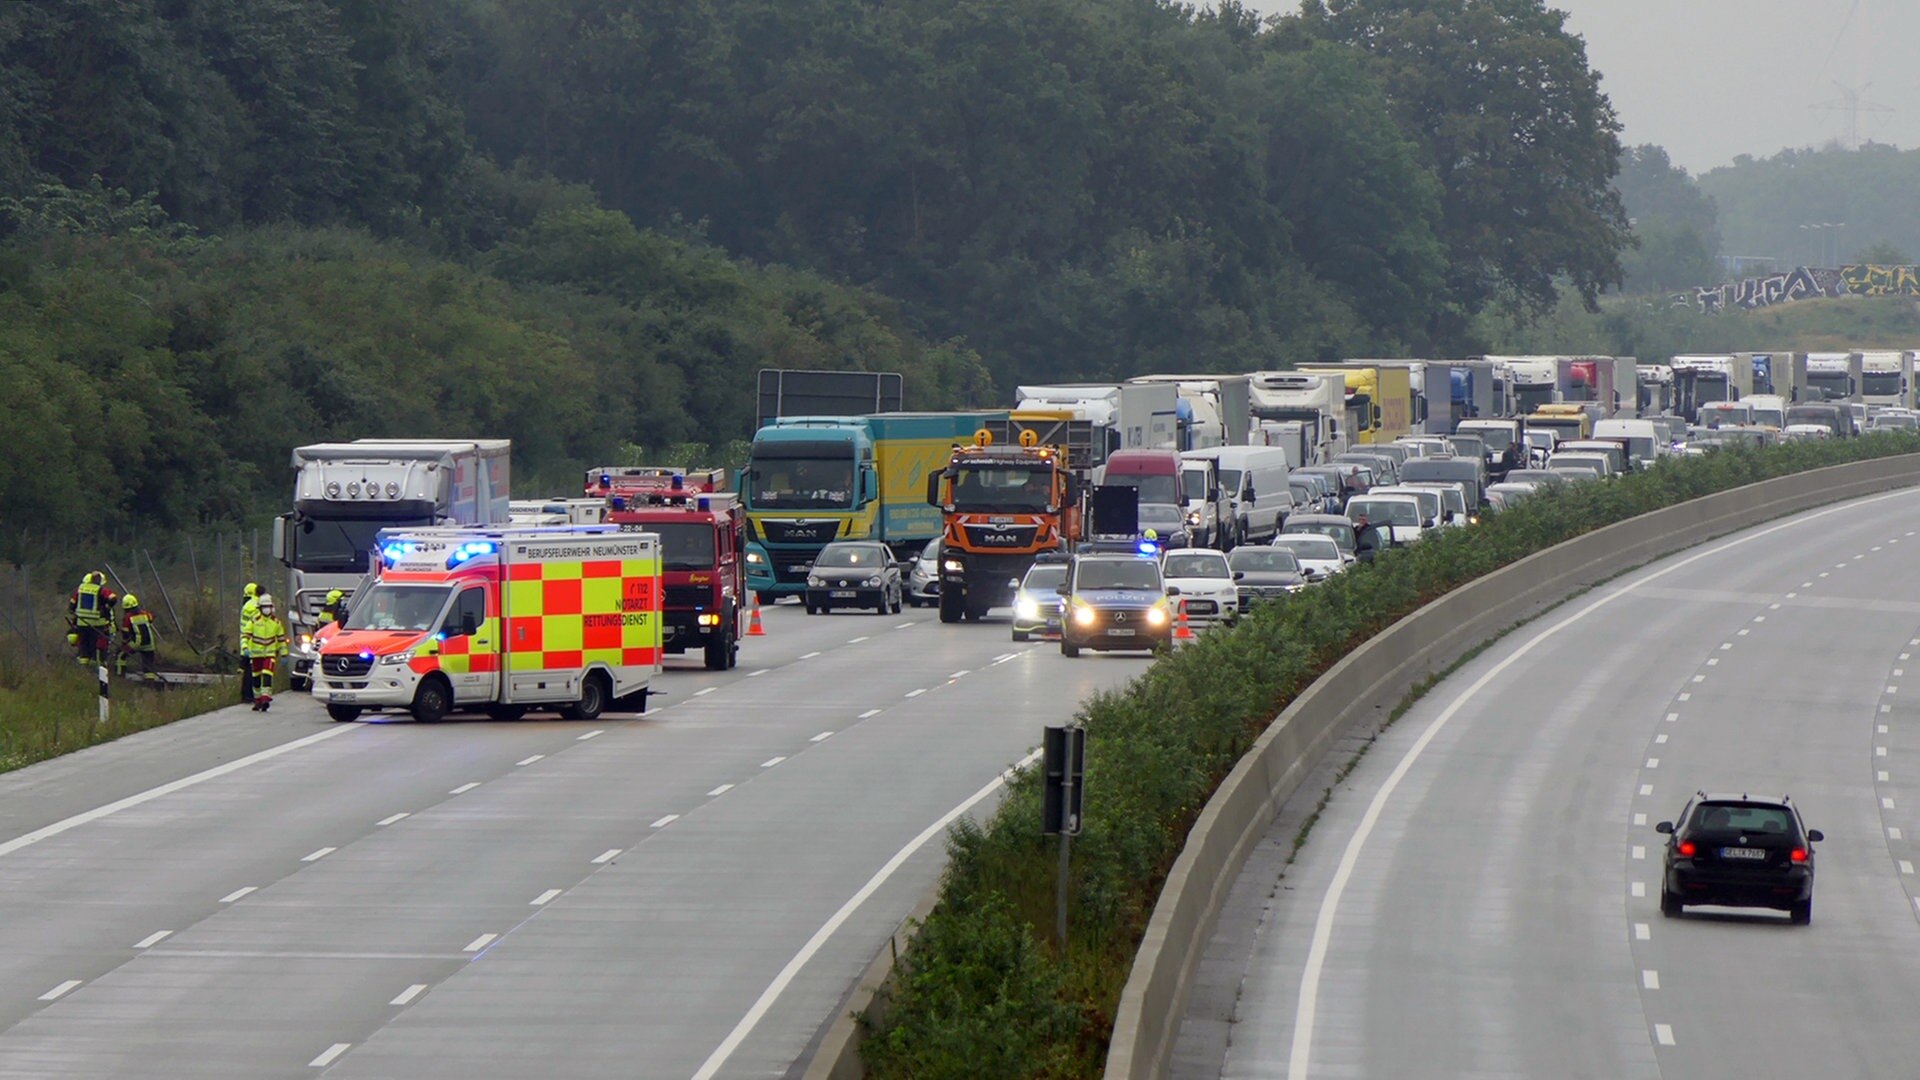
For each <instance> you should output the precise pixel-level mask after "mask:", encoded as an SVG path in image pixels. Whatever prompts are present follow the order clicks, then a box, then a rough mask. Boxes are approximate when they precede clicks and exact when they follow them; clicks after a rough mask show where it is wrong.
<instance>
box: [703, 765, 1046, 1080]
mask: <svg viewBox="0 0 1920 1080" xmlns="http://www.w3.org/2000/svg"><path fill="white" fill-rule="evenodd" d="M1039 758H1040V751H1038V750H1035V751H1034V752H1033V753H1031V754H1028V755H1027V756H1026V757H1023V758H1021V759H1020V760H1019V762H1017V763H1016V764H1015V765H1014V766H1013V768H1012V769H1008V770H1007V771H1006V772H1003V773H1001V774H1000V775H999V776H996V777H994V778H993V782H992V783H990V784H988V785H987V786H985V787H983V788H981V789H980V790H979V791H976V792H974V793H973V794H972V795H970V796H968V797H967V800H966V801H965V802H963V803H961V804H960V805H959V806H956V807H954V808H953V809H951V810H949V811H947V812H946V814H945V815H943V816H942V817H941V818H940V820H938V821H936V822H934V823H933V824H931V825H929V826H927V827H926V828H925V829H923V830H921V832H920V835H918V836H916V837H914V838H913V839H911V840H909V841H907V845H906V846H905V847H903V848H901V849H900V850H899V851H896V852H894V853H893V858H891V859H888V860H887V862H886V865H884V866H882V867H881V868H880V869H879V870H878V871H877V872H876V873H875V874H874V875H873V876H872V877H871V878H868V879H867V883H866V884H865V885H862V886H861V887H860V891H859V892H856V893H854V894H853V895H852V896H851V897H849V898H848V899H847V902H846V903H844V904H842V905H840V910H838V911H836V912H834V913H833V916H832V917H831V918H829V919H828V920H827V921H826V922H824V923H822V924H821V925H820V929H818V930H815V931H814V932H813V936H812V937H810V938H808V939H807V943H806V944H805V945H802V946H801V947H800V951H799V952H797V953H794V954H793V959H791V960H788V961H787V966H786V967H783V968H781V969H780V974H778V975H776V976H774V978H773V981H772V982H771V983H768V984H767V988H766V989H765V990H763V991H761V992H760V997H759V999H758V1000H756V1001H755V1002H754V1003H753V1007H752V1008H750V1009H748V1010H747V1014H746V1015H745V1016H743V1017H741V1018H740V1022H739V1023H737V1024H735V1025H734V1026H733V1030H732V1031H730V1032H728V1033H727V1037H726V1038H725V1039H723V1040H721V1042H720V1045H719V1046H718V1047H715V1048H714V1051H713V1053H711V1054H709V1055H708V1056H707V1060H706V1061H705V1063H703V1064H702V1065H701V1066H700V1068H699V1070H698V1071H697V1072H695V1073H694V1074H693V1080H713V1077H714V1076H715V1075H716V1074H718V1073H719V1072H720V1068H721V1066H723V1065H725V1064H726V1063H727V1059H728V1058H730V1057H732V1056H733V1052H734V1051H735V1050H738V1049H739V1048H740V1044H741V1043H742V1042H745V1041H746V1038H747V1036H748V1035H750V1034H752V1032H753V1029H754V1028H755V1027H757V1026H758V1025H759V1023H760V1020H761V1018H762V1017H764V1016H766V1015H767V1011H768V1010H769V1009H771V1008H773V1003H774V1002H775V1001H778V1000H779V998H780V995H781V993H783V992H784V991H785V990H786V988H787V985H788V984H789V983H791V982H793V979H794V976H796V975H798V974H800V969H801V968H803V967H806V966H807V961H809V960H811V959H813V955H814V954H815V953H817V952H819V951H820V949H821V947H822V946H824V945H826V943H827V941H828V939H830V938H832V937H833V935H834V933H835V932H837V931H838V930H839V929H840V926H841V924H843V923H845V922H846V921H847V920H848V919H849V918H851V917H852V916H853V913H854V912H855V911H858V910H859V909H860V905H862V904H864V903H866V902H867V899H868V898H869V897H871V896H872V895H873V894H874V893H876V892H878V891H879V890H880V886H882V885H885V884H886V883H887V879H888V878H890V877H892V876H893V875H894V873H895V871H897V870H899V869H900V867H901V866H902V865H904V864H905V863H906V861H907V860H908V859H910V858H912V857H913V855H914V853H915V852H917V851H919V850H920V849H921V848H923V847H925V846H926V844H927V842H928V841H929V840H932V839H933V838H934V837H936V836H939V835H940V834H941V833H943V832H945V831H946V828H947V826H949V825H951V824H953V822H954V821H955V820H956V819H958V818H959V817H960V815H962V814H964V813H966V812H967V811H969V810H971V809H973V808H974V807H975V806H976V805H978V804H979V803H980V801H981V800H982V799H985V798H986V797H987V796H989V795H991V794H993V793H994V792H995V791H998V790H999V789H1000V788H1001V787H1002V786H1003V785H1005V784H1006V782H1007V776H1008V775H1009V774H1010V773H1012V772H1014V771H1015V770H1017V769H1022V768H1025V767H1026V766H1028V765H1030V764H1032V763H1033V762H1035V761H1037V760H1039Z"/></svg>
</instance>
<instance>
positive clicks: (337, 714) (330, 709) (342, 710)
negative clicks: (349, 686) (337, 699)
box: [327, 705, 360, 724]
mask: <svg viewBox="0 0 1920 1080" xmlns="http://www.w3.org/2000/svg"><path fill="white" fill-rule="evenodd" d="M327 715H328V716H331V717H333V718H334V719H335V720H338V721H340V722H341V723H343V724H345V723H348V722H350V721H353V720H358V719H360V706H358V705H329V706H327Z"/></svg>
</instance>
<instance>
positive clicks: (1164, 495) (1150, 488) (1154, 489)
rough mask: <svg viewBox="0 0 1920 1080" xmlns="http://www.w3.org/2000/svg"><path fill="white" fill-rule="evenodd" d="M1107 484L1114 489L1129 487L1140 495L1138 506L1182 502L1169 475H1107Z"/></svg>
mask: <svg viewBox="0 0 1920 1080" xmlns="http://www.w3.org/2000/svg"><path fill="white" fill-rule="evenodd" d="M1107 483H1109V484H1111V485H1113V486H1115V487H1130V488H1133V489H1134V490H1135V491H1138V492H1139V493H1140V504H1141V505H1142V506H1144V505H1146V504H1147V503H1177V502H1182V501H1184V500H1182V499H1181V498H1180V492H1179V489H1178V487H1177V486H1176V484H1175V482H1174V478H1173V476H1172V475H1171V474H1163V475H1160V476H1114V475H1112V474H1111V473H1109V474H1108V475H1107Z"/></svg>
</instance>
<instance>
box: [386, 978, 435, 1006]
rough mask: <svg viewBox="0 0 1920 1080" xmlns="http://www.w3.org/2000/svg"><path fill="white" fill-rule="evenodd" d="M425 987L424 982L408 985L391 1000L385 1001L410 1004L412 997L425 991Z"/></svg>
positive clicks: (393, 1003)
mask: <svg viewBox="0 0 1920 1080" xmlns="http://www.w3.org/2000/svg"><path fill="white" fill-rule="evenodd" d="M426 989H427V984H426V983H414V984H413V985H412V986H409V987H407V988H406V989H405V990H402V991H400V995H399V996H398V997H396V998H394V999H393V1000H392V1001H389V1002H387V1004H389V1005H411V1004H413V999H414V998H417V997H419V996H420V995H421V994H423V993H425V992H426Z"/></svg>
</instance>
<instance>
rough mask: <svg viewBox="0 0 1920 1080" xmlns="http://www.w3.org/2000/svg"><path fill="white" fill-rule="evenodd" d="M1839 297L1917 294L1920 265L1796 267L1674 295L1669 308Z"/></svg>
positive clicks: (1752, 305)
mask: <svg viewBox="0 0 1920 1080" xmlns="http://www.w3.org/2000/svg"><path fill="white" fill-rule="evenodd" d="M1839 296H1920V266H1871V265H1866V264H1857V265H1852V266H1842V267H1839V268H1832V267H1822V266H1796V267H1794V268H1793V269H1792V270H1784V271H1781V272H1780V273H1777V274H1768V275H1766V276H1765V277H1750V278H1746V279H1744V280H1742V281H1729V282H1726V283H1724V284H1720V285H1706V286H1701V287H1700V288H1696V289H1690V290H1688V291H1687V292H1683V293H1675V294H1674V297H1673V306H1675V307H1690V308H1693V309H1694V310H1696V311H1703V312H1706V313H1707V314H1709V315H1711V314H1714V313H1716V312H1721V311H1726V310H1728V309H1730V308H1746V309H1747V310H1752V309H1754V308H1763V307H1770V306H1772V305H1774V304H1782V303H1785V302H1787V301H1789V300H1812V299H1817V298H1820V297H1839Z"/></svg>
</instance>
